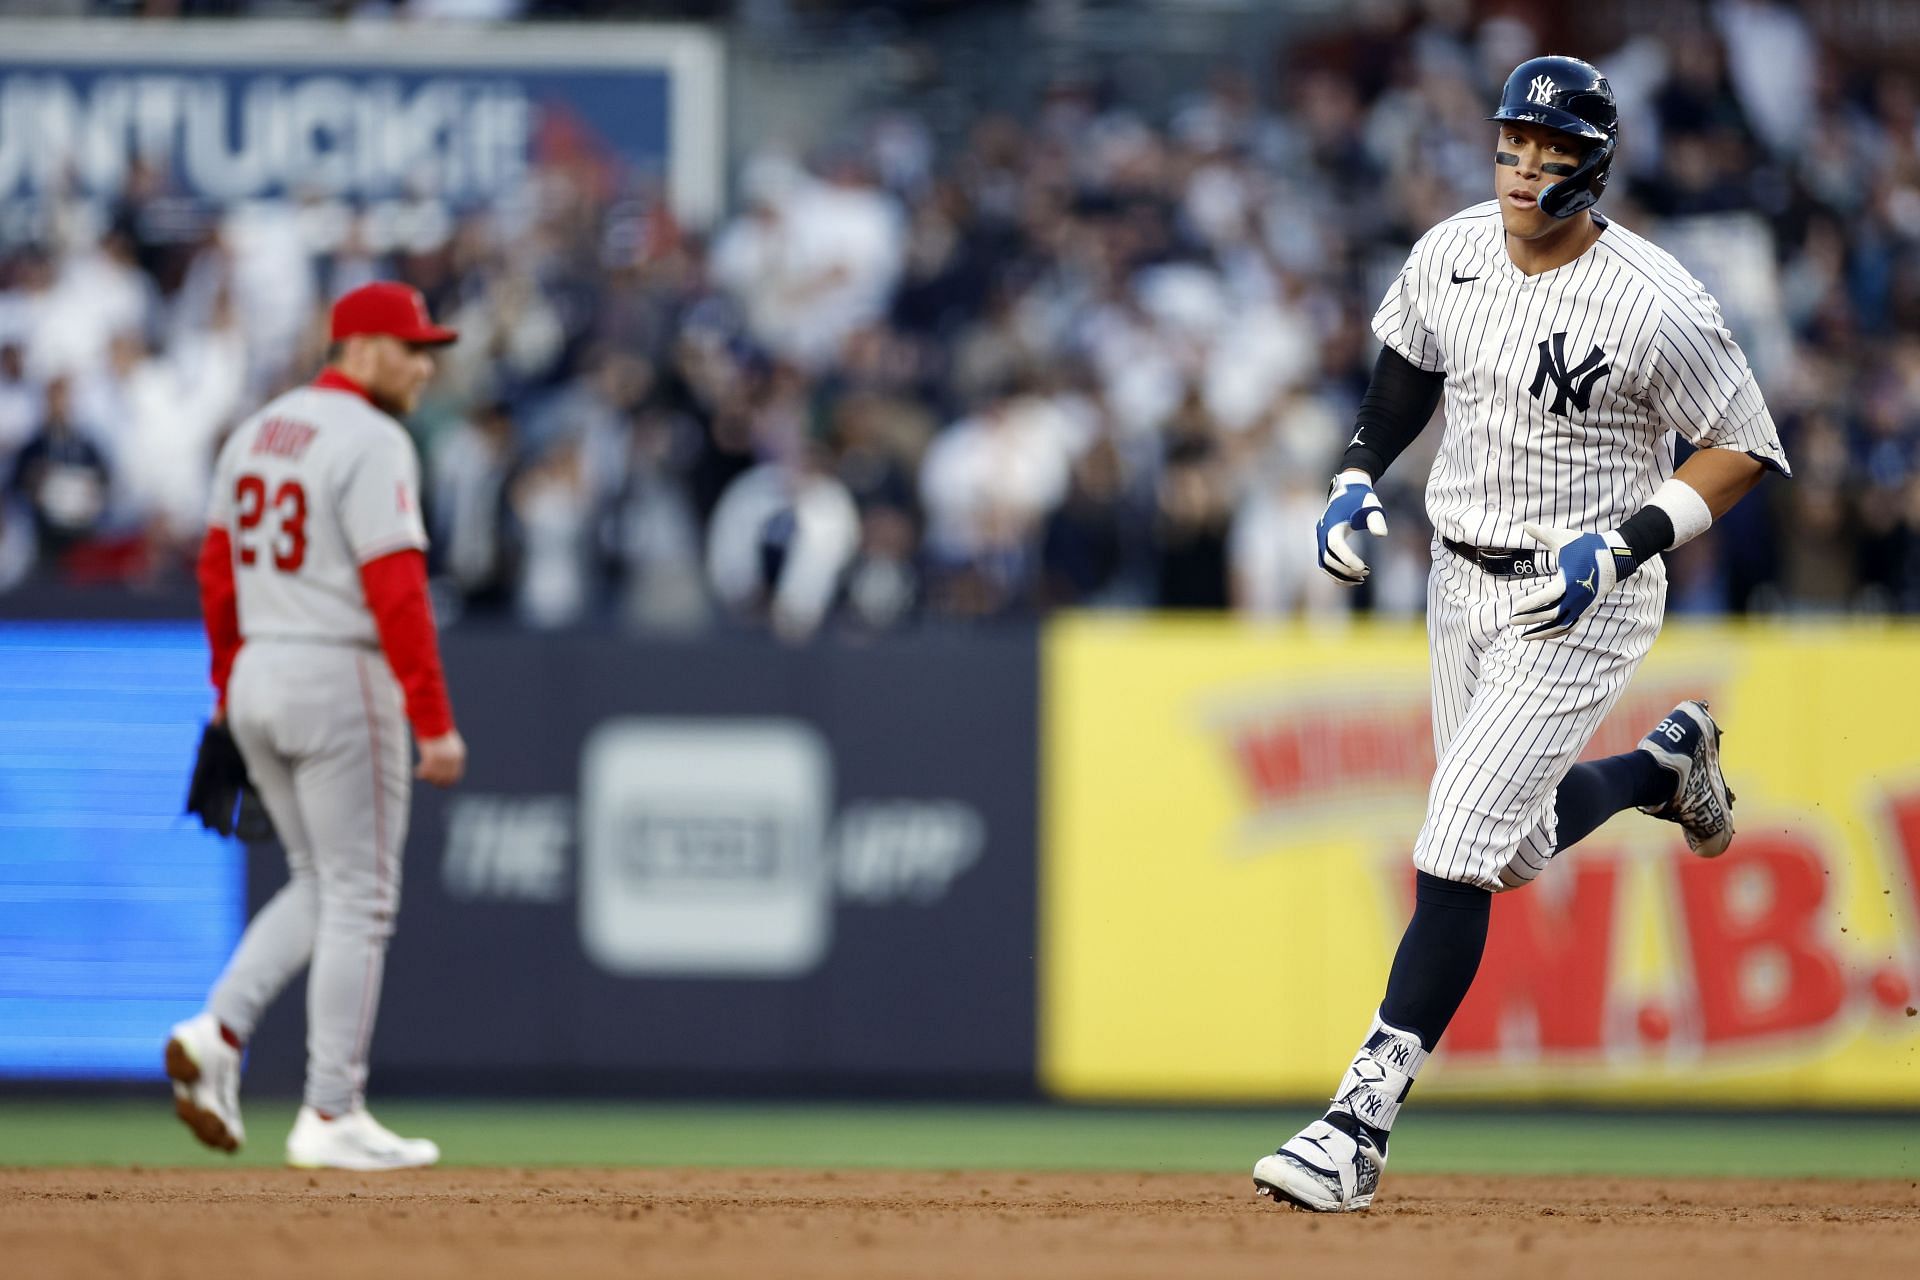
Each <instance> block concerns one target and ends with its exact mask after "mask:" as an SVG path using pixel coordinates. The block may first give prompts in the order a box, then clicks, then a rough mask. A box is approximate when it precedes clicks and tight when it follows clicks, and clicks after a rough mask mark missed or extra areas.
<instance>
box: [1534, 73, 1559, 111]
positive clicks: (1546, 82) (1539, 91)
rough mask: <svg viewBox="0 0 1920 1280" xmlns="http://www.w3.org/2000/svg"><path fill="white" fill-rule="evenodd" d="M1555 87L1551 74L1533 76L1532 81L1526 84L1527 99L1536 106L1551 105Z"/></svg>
mask: <svg viewBox="0 0 1920 1280" xmlns="http://www.w3.org/2000/svg"><path fill="white" fill-rule="evenodd" d="M1557 87H1558V86H1556V85H1555V84H1554V83H1553V77H1552V76H1535V77H1534V78H1533V83H1532V84H1530V85H1528V86H1527V101H1528V102H1531V103H1534V104H1535V105H1536V106H1542V107H1550V106H1552V105H1553V91H1554V89H1555V88H1557Z"/></svg>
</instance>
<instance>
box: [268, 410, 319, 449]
mask: <svg viewBox="0 0 1920 1280" xmlns="http://www.w3.org/2000/svg"><path fill="white" fill-rule="evenodd" d="M319 434H320V428H318V427H315V426H312V425H311V424H309V423H305V422H301V421H298V420H297V419H294V418H268V419H267V420H266V421H265V422H263V423H261V424H260V431H259V434H258V435H256V436H255V437H254V441H253V449H252V452H253V453H254V454H256V455H258V454H267V455H269V456H272V457H276V458H298V457H299V456H300V455H301V454H303V453H305V452H306V451H307V446H308V445H310V444H312V443H313V438H314V437H315V436H317V435H319Z"/></svg>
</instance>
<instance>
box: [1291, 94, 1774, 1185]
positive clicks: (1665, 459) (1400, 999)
mask: <svg viewBox="0 0 1920 1280" xmlns="http://www.w3.org/2000/svg"><path fill="white" fill-rule="evenodd" d="M1491 119H1492V120H1494V121H1496V122H1497V124H1496V126H1495V134H1494V138H1495V141H1494V156H1493V162H1494V163H1493V186H1494V194H1495V199H1493V200H1490V201H1488V202H1486V203H1484V204H1479V205H1475V206H1474V207H1472V208H1470V209H1467V210H1465V211H1463V212H1461V213H1458V214H1455V215H1454V216H1453V217H1451V218H1449V219H1447V220H1446V221H1445V222H1442V223H1441V224H1440V225H1439V226H1437V227H1434V228H1433V229H1432V230H1431V231H1429V232H1427V233H1426V235H1424V236H1422V237H1421V238H1420V241H1419V243H1417V244H1416V245H1414V247H1413V252H1412V253H1411V254H1410V255H1409V256H1408V258H1407V263H1406V266H1405V267H1403V268H1402V269H1401V271H1400V276H1399V278H1398V279H1397V280H1396V281H1395V282H1394V283H1393V286H1392V287H1391V288H1390V289H1388V291H1387V296H1386V300H1385V301H1384V302H1382V303H1381V304H1380V310H1379V311H1378V313H1376V314H1375V316H1374V319H1373V331H1374V334H1375V335H1376V336H1377V337H1378V338H1379V339H1380V341H1381V343H1382V344H1383V348H1382V350H1381V353H1380V358H1379V362H1378V364H1376V366H1375V368H1374V373H1373V381H1372V383H1371V385H1370V386H1369V387H1368V389H1367V394H1366V397H1365V399H1364V400H1363V402H1362V405H1361V408H1360V412H1359V422H1358V429H1357V430H1356V431H1355V432H1354V436H1353V440H1352V442H1351V444H1350V445H1349V447H1348V449H1347V452H1346V455H1345V457H1344V458H1343V459H1342V465H1341V470H1340V473H1339V474H1338V475H1337V476H1335V477H1334V481H1333V490H1332V494H1331V497H1330V499H1329V501H1328V503H1327V510H1326V514H1325V515H1323V516H1322V517H1321V519H1320V526H1319V554H1320V567H1321V568H1322V569H1324V570H1325V571H1326V572H1327V573H1329V574H1331V575H1332V576H1333V577H1335V578H1337V579H1339V580H1340V581H1342V582H1346V583H1358V582H1360V581H1362V580H1363V579H1365V577H1366V576H1367V565H1366V562H1365V561H1364V559H1362V557H1361V555H1360V553H1359V549H1358V542H1359V539H1358V538H1357V536H1356V535H1358V534H1360V533H1372V534H1381V533H1385V532H1386V520H1385V516H1384V514H1383V513H1382V511H1381V509H1380V503H1379V501H1378V499H1376V498H1375V496H1374V493H1373V487H1372V486H1373V481H1374V480H1375V479H1377V478H1378V477H1379V476H1380V474H1381V473H1382V472H1383V471H1384V470H1385V469H1386V468H1387V466H1388V464H1390V463H1391V462H1392V461H1393V459H1394V458H1395V457H1396V456H1397V455H1398V454H1399V453H1400V451H1401V450H1402V449H1404V448H1405V447H1406V445H1407V444H1408V442H1409V441H1411V440H1412V439H1413V437H1414V436H1415V435H1416V434H1418V433H1419V431H1420V430H1421V428H1422V427H1424V426H1425V425H1426V422H1427V419H1428V418H1429V417H1430V416H1431V414H1432V413H1433V409H1434V406H1435V405H1436V404H1437V403H1439V402H1440V400H1441V399H1442V397H1443V396H1444V398H1445V402H1446V429H1445V433H1444V434H1443V436H1442V437H1441V442H1440V449H1439V454H1438V456H1437V458H1436V459H1435V461H1434V464H1433V471H1432V474H1431V475H1430V476H1429V477H1428V480H1427V514H1428V515H1429V516H1430V517H1431V518H1432V520H1433V524H1434V530H1435V537H1434V540H1433V570H1432V573H1431V576H1430V578H1429V580H1428V587H1427V633H1428V642H1429V648H1430V656H1431V662H1432V667H1433V738H1434V752H1435V757H1436V764H1435V767H1434V773H1433V785H1432V787H1431V789H1430V791H1429V793H1428V796H1427V812H1426V821H1425V823H1424V825H1422V827H1421V828H1420V834H1419V836H1418V838H1417V839H1416V840H1415V842H1414V846H1413V861H1414V866H1415V867H1416V868H1417V888H1416V890H1415V900H1414V911H1413V919H1412V921H1411V922H1410V923H1409V924H1408V926H1407V931H1406V934H1405V936H1404V937H1403V938H1402V939H1401V942H1400V947H1399V950H1398V952H1397V953H1396V954H1395V956H1394V960H1393V968H1392V970H1391V972H1390V974H1389V976H1388V979H1387V990H1386V995H1385V997H1384V998H1383V999H1382V1000H1381V1002H1380V1007H1379V1009H1378V1011H1377V1012H1376V1014H1375V1015H1374V1018H1373V1021H1372V1025H1371V1026H1370V1027H1369V1028H1368V1031H1367V1036H1366V1039H1365V1041H1364V1042H1363V1043H1362V1044H1361V1046H1360V1049H1359V1052H1357V1053H1356V1054H1355V1055H1354V1058H1353V1063H1352V1065H1351V1066H1349V1067H1348V1068H1347V1072H1346V1074H1345V1076H1343V1077H1342V1078H1341V1080H1340V1083H1339V1086H1338V1087H1337V1088H1336V1089H1335V1090H1334V1094H1333V1101H1332V1104H1331V1106H1330V1107H1329V1108H1328V1110H1327V1112H1326V1114H1325V1116H1324V1117H1322V1118H1321V1119H1319V1120H1316V1121H1314V1122H1313V1123H1312V1124H1310V1125H1308V1126H1307V1128H1306V1129H1304V1130H1303V1131H1301V1132H1300V1133H1299V1134H1296V1135H1295V1136H1294V1137H1293V1138H1291V1139H1289V1140H1288V1141H1287V1142H1286V1144H1285V1145H1283V1146H1282V1147H1281V1148H1280V1150H1279V1151H1278V1152H1276V1153H1275V1154H1273V1155H1270V1156H1267V1157H1265V1158H1263V1159H1262V1160H1261V1161H1260V1162H1259V1163H1258V1164H1256V1165H1254V1167H1253V1180H1254V1186H1255V1188H1256V1190H1258V1191H1259V1193H1260V1194H1262V1195H1267V1196H1271V1197H1273V1198H1274V1199H1275V1200H1276V1201H1285V1202H1288V1203H1291V1204H1293V1205H1296V1206H1299V1207H1301V1208H1305V1209H1314V1210H1321V1211H1326V1212H1336V1213H1337V1212H1345V1211H1351V1210H1356V1209H1365V1208H1366V1207H1367V1206H1369V1205H1370V1204H1372V1203H1373V1197H1374V1193H1375V1190H1376V1188H1377V1187H1378V1186H1379V1183H1380V1174H1381V1171H1382V1169H1383V1168H1384V1167H1385V1165H1386V1160H1387V1138H1388V1134H1389V1132H1390V1131H1391V1130H1392V1128H1393V1122H1394V1118H1395V1117H1396V1115H1397V1114H1398V1113H1399V1110H1400V1107H1401V1104H1402V1103H1403V1102H1405V1100H1406V1097H1407V1094H1408V1092H1409V1091H1410V1090H1411V1089H1412V1087H1413V1081H1414V1078H1415V1076H1417V1075H1418V1074H1419V1071H1420V1068H1421V1066H1422V1065H1423V1064H1424V1063H1425V1062H1426V1060H1427V1055H1429V1054H1430V1053H1432V1052H1433V1051H1434V1048H1435V1046H1436V1045H1437V1044H1438V1043H1439V1040H1440V1037H1441V1035H1442V1034H1443V1033H1444V1032H1445V1031H1446V1029H1447V1023H1448V1022H1449V1021H1450V1020H1451V1019H1452V1017H1453V1015H1454V1012H1455V1010H1456V1009H1458V1008H1459V1006H1460V1002H1461V1000H1462V999H1464V998H1465V996H1466V994H1467V988H1468V987H1469V986H1470V985H1471V984H1472V982H1473V976H1474V973H1475V971H1476V970H1477V969H1478V968H1479V965H1480V956H1481V952H1482V950H1483V948H1484V947H1485V944H1486V938H1487V916H1488V908H1489V905H1490V903H1491V901H1492V897H1493V895H1494V894H1495V893H1497V892H1499V891H1501V890H1503V889H1517V888H1520V887H1521V886H1523V885H1525V884H1526V883H1527V882H1528V881H1530V880H1532V879H1533V878H1534V877H1535V876H1537V875H1539V874H1540V873H1541V871H1543V870H1544V869H1545V868H1546V865H1547V863H1548V861H1549V860H1550V859H1551V858H1552V857H1553V856H1554V854H1556V853H1558V852H1559V851H1560V850H1562V849H1565V848H1567V847H1568V846H1570V845H1572V844H1574V843H1575V842H1576V841H1578V840H1580V839H1581V838H1582V837H1584V836H1586V835H1587V834H1588V833H1589V832H1591V831H1593V830H1594V829H1595V828H1596V827H1598V826H1599V825H1600V824H1601V823H1603V822H1605V821H1606V820H1607V819H1608V818H1609V817H1611V816H1612V815H1614V814H1615V813H1618V812H1620V811H1621V810H1623V809H1628V808H1636V807H1637V808H1639V809H1641V810H1643V811H1644V812H1646V813H1649V814H1651V815H1653V816H1654V817H1656V818H1663V819H1666V820H1667V821H1670V822H1676V823H1678V824H1680V827H1681V828H1682V830H1683V831H1684V833H1685V835H1686V840H1687V844H1688V845H1689V846H1690V847H1691V848H1692V849H1693V851H1694V852H1695V853H1698V854H1700V855H1702V856H1704V857H1714V856H1716V855H1718V854H1720V853H1722V852H1723V851H1725V849H1726V847H1727V844H1728V842H1729V841H1730V840H1731V839H1732V838H1733V807H1732V806H1733V794H1732V793H1731V792H1730V791H1728V790H1727V784H1726V778H1725V776H1724V775H1723V774H1722V773H1721V768H1720V728H1719V726H1718V725H1716V724H1715V723H1714V721H1713V719H1712V717H1711V716H1709V715H1708V713H1707V707H1706V704H1705V703H1703V702H1698V701H1689V702H1683V703H1681V704H1680V705H1679V706H1677V707H1675V708H1674V709H1673V711H1672V712H1671V713H1670V714H1669V715H1668V716H1667V718H1666V719H1664V720H1662V721H1661V722H1660V724H1659V725H1658V727H1656V728H1655V729H1654V730H1653V731H1652V732H1651V733H1649V734H1648V735H1647V736H1646V738H1645V739H1643V740H1642V742H1641V744H1640V746H1639V747H1637V748H1636V749H1634V750H1632V751H1629V752H1627V753H1625V754H1624V755H1618V756H1613V757H1611V758H1609V759H1605V760H1595V761H1591V762H1588V763H1584V764H1576V763H1574V761H1575V759H1576V758H1577V757H1578V756H1579V754H1580V753H1581V751H1582V750H1583V749H1585V747H1586V745H1587V742H1588V740H1589V739H1590V738H1591V737H1592V736H1593V734H1594V731H1595V730H1596V729H1598V728H1599V726H1600V722H1601V721H1602V720H1604V719H1605V718H1606V715H1607V712H1608V711H1609V710H1610V709H1611V708H1612V707H1613V705H1614V703H1615V702H1616V701H1617V700H1618V699H1619V697H1620V694H1621V692H1622V691H1623V690H1624V689H1625V688H1626V686H1627V682H1628V680H1630V679H1631V678H1632V676H1633V672H1634V668H1635V667H1637V666H1639V665H1640V660H1641V659H1642V658H1644V657H1645V656H1646V654H1647V650H1648V649H1649V648H1651V647H1652V645H1653V641H1654V637H1655V636H1656V635H1657V634H1658V633H1659V630H1660V621H1661V614H1662V610H1663V606H1664V604H1665V600H1666V590H1667V582H1666V570H1665V566H1664V565H1663V564H1662V562H1661V561H1660V559H1659V557H1658V553H1659V552H1661V551H1664V550H1666V549H1668V548H1670V547H1676V546H1679V545H1680V544H1681V543H1683V542H1685V541H1687V540H1688V539H1690V538H1693V537H1697V536H1698V535H1699V534H1701V533H1702V532H1704V531H1705V530H1706V528H1707V527H1708V526H1709V525H1710V524H1711V523H1712V522H1713V520H1714V519H1715V518H1717V517H1719V516H1721V515H1723V514H1725V513H1726V511H1727V510H1728V509H1729V508H1730V507H1732V506H1733V504H1734V503H1735V502H1737V501H1739V499H1740V498H1741V497H1742V496H1743V495H1745V494H1746V493H1747V492H1748V491H1749V490H1750V489H1752V488H1753V486H1754V485H1755V484H1757V483H1758V482H1759V480H1760V477H1761V474H1762V472H1763V471H1764V470H1765V469H1768V468H1771V469H1773V470H1775V471H1778V472H1780V473H1781V474H1783V475H1784V474H1787V462H1786V456H1785V454H1784V453H1783V452H1782V451H1781V448H1780V440H1779V437H1778V435H1777V434H1776V433H1775V431H1774V426H1773V420H1772V418H1771V417H1770V416H1769V415H1768V413H1767V407H1766V405H1765V404H1764V403H1763V402H1762V400H1761V398H1760V391H1759V388H1758V387H1757V386H1756V385H1755V383H1754V380H1753V375H1752V373H1751V372H1750V371H1749V370H1748V368H1747V363H1746V360H1745V358H1744V357H1742V355H1741V354H1740V349H1739V347H1737V346H1736V345H1735V344H1734V341H1733V338H1732V336H1731V335H1729V334H1728V332H1727V329H1726V326H1725V325H1724V324H1723V323H1722V322H1721V319H1720V308H1719V306H1718V305H1717V304H1716V303H1715V302H1714V300H1713V299H1712V298H1711V297H1710V296H1708V294H1707V293H1706V291H1705V290H1704V289H1703V288H1702V287H1701V285H1700V282H1699V281H1697V280H1695V279H1693V278H1692V277H1691V276H1690V275H1688V274H1687V271H1686V269H1685V268H1683V267H1682V266H1681V265H1680V264H1679V263H1678V262H1676V261H1674V259H1673V258H1672V257H1671V256H1670V255H1668V254H1667V253H1665V252H1664V251H1662V250H1660V249H1657V248H1655V247H1654V246H1653V245H1651V244H1649V243H1648V242H1647V241H1645V240H1643V239H1641V238H1640V237H1639V236H1637V235H1634V234H1633V233H1632V232H1631V231H1628V230H1627V229H1626V228H1625V227H1622V226H1620V225H1619V224H1617V223H1611V222H1609V221H1608V220H1607V219H1606V218H1604V217H1603V216H1601V215H1600V214H1599V213H1597V212H1595V211H1594V210H1593V205H1594V202H1595V201H1596V200H1598V199H1599V197H1600V194H1601V192H1602V191H1603V190H1604V189H1605V187H1606V181H1607V172H1608V169H1609V167H1610V166H1611V164H1612V162H1613V157H1614V148H1615V145H1616V143H1617V141H1618V123H1617V116H1616V112H1615V109H1614V99H1613V90H1612V88H1611V87H1610V86H1609V85H1608V84H1607V82H1606V79H1605V78H1604V77H1602V76H1601V74H1600V73H1599V71H1597V70H1596V69H1594V68H1593V67H1591V66H1589V65H1588V64H1586V63H1584V62H1581V61H1579V60H1578V59H1575V58H1557V57H1550V58H1534V59H1532V60H1530V61H1528V62H1523V63H1521V64H1520V66H1519V67H1518V68H1516V69H1515V70H1514V72H1513V74H1512V75H1511V76H1509V77H1508V78H1507V82H1506V86H1505V88H1504V90H1503V91H1502V93H1501V98H1500V107H1499V110H1498V111H1496V112H1495V113H1494V114H1493V116H1492V117H1491ZM1676 431H1677V432H1679V433H1680V434H1682V435H1684V436H1686V437H1687V439H1688V440H1689V441H1691V442H1692V444H1693V445H1694V447H1695V449H1696V450H1697V452H1695V453H1694V454H1693V455H1692V456H1691V457H1690V458H1688V459H1687V461H1686V463H1685V465H1684V466H1682V467H1681V468H1680V469H1679V470H1678V471H1677V472H1676V471H1674V470H1673V437H1674V433H1675V432H1676Z"/></svg>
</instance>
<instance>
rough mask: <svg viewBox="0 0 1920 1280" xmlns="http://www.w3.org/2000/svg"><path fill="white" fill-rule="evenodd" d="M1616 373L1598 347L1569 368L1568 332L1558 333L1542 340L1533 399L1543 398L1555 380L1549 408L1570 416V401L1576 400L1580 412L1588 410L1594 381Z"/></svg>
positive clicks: (1550, 411) (1575, 405) (1534, 381)
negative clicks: (1551, 381)
mask: <svg viewBox="0 0 1920 1280" xmlns="http://www.w3.org/2000/svg"><path fill="white" fill-rule="evenodd" d="M1611 372H1613V366H1612V365H1610V364H1608V363H1607V353H1606V352H1604V351H1602V350H1601V349H1600V348H1599V347H1597V346H1596V347H1595V348H1594V349H1593V350H1592V351H1589V352H1588V353H1587V358H1586V359H1585V360H1582V361H1581V362H1580V363H1579V364H1577V365H1575V366H1573V368H1571V369H1569V368H1567V335H1566V333H1565V332H1561V333H1556V334H1554V335H1553V337H1551V338H1542V339H1540V367H1539V368H1537V369H1535V370H1534V372H1533V385H1532V386H1530V387H1528V388H1527V390H1528V391H1530V392H1532V393H1533V398H1534V399H1535V400H1539V399H1541V398H1543V393H1544V392H1545V391H1546V389H1547V379H1549V378H1551V379H1553V386H1554V397H1553V403H1552V404H1551V405H1549V406H1548V407H1547V412H1548V413H1554V414H1558V415H1559V416H1561V417H1563V418H1564V417H1566V416H1567V401H1569V400H1571V401H1573V407H1574V408H1576V409H1578V410H1579V411H1580V412H1582V413H1585V412H1586V411H1587V402H1588V401H1589V400H1590V399H1591V398H1592V396H1593V384H1594V383H1596V382H1598V381H1600V379H1601V378H1603V377H1605V376H1606V375H1607V374H1609V373H1611Z"/></svg>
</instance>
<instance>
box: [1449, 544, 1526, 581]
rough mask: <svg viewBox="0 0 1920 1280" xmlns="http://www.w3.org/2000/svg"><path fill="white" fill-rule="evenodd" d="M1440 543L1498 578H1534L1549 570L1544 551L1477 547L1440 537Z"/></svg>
mask: <svg viewBox="0 0 1920 1280" xmlns="http://www.w3.org/2000/svg"><path fill="white" fill-rule="evenodd" d="M1440 545H1441V546H1443V547H1445V548H1446V549H1447V550H1449V551H1451V552H1453V554H1455V555H1457V556H1459V557H1460V558H1461V559H1462V560H1466V561H1468V562H1470V563H1472V564H1475V565H1478V566H1479V567H1480V569H1481V570H1482V571H1483V572H1486V573H1490V574H1492V575H1493V576H1494V577H1496V578H1532V577H1537V576H1539V575H1540V574H1543V573H1545V572H1546V571H1547V568H1546V564H1545V559H1546V552H1544V551H1512V550H1509V549H1507V548H1505V547H1476V546H1474V545H1473V544H1472V543H1471V542H1455V541H1454V540H1453V539H1452V538H1442V539H1440Z"/></svg>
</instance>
